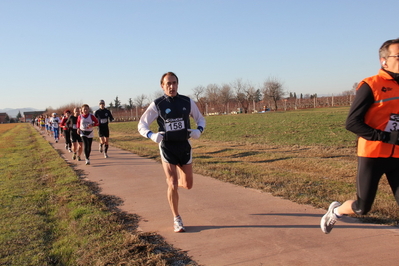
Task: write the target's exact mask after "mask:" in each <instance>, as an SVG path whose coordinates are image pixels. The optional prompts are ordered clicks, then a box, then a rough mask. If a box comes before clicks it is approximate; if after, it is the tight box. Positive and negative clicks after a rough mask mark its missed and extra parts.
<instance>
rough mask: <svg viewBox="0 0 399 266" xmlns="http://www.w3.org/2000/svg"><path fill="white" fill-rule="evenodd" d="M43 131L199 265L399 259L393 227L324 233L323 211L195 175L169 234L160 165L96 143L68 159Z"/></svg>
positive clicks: (341, 224)
mask: <svg viewBox="0 0 399 266" xmlns="http://www.w3.org/2000/svg"><path fill="white" fill-rule="evenodd" d="M44 137H45V138H46V139H47V140H48V141H49V142H50V144H51V145H52V146H53V147H54V148H55V149H57V150H59V152H60V154H61V156H62V157H63V158H64V159H65V160H66V161H68V162H69V163H72V164H73V165H74V167H75V168H76V169H79V170H82V171H83V173H84V175H85V178H87V179H88V180H90V181H92V182H95V183H97V184H98V185H99V187H100V189H101V193H102V194H106V195H114V196H116V197H119V198H120V199H122V201H123V204H122V205H121V206H119V208H120V209H121V210H122V211H125V212H128V213H134V214H137V215H139V216H140V217H141V220H140V222H139V229H140V230H142V231H146V232H156V233H158V234H159V235H161V236H163V237H164V238H165V240H166V241H167V242H168V243H170V244H172V245H173V246H175V247H176V248H179V249H181V250H184V251H187V252H188V255H189V256H191V257H192V258H193V260H195V261H197V262H198V263H199V264H201V265H210V266H215V265H216V266H218V265H251V266H252V265H398V264H399V262H398V259H399V257H398V246H399V229H398V228H397V227H391V226H385V225H376V224H364V223H361V222H359V221H358V220H357V219H355V218H350V217H344V218H343V219H342V220H340V221H338V222H337V224H336V225H335V227H334V229H333V231H332V232H331V233H330V234H328V235H326V234H324V233H323V232H322V231H321V230H320V226H319V224H320V219H321V217H322V216H323V215H324V213H325V211H326V210H322V209H316V208H314V207H312V206H309V205H301V204H297V203H293V202H291V201H288V200H285V199H282V198H278V197H273V196H272V195H271V194H269V193H264V192H260V191H258V190H254V189H248V188H243V187H239V186H236V185H232V184H229V183H224V182H221V181H218V180H215V179H213V178H210V177H207V176H202V175H197V174H195V175H194V187H193V189H191V190H185V189H180V190H179V195H180V204H179V205H180V206H179V210H180V214H181V216H182V218H183V221H184V225H185V228H186V230H187V232H185V233H174V232H173V217H172V214H171V211H170V208H169V205H168V202H167V199H166V181H165V177H164V173H163V170H162V166H161V164H159V163H157V162H155V161H154V160H151V159H146V158H142V157H139V156H137V155H136V154H133V153H131V152H128V151H125V150H121V149H118V148H115V147H112V146H110V148H109V151H108V155H109V158H104V157H103V155H102V154H100V152H99V151H98V143H97V142H93V146H92V147H93V150H92V154H91V157H90V161H91V165H85V162H84V160H83V161H80V162H78V161H73V160H72V154H71V153H69V152H68V151H66V150H65V144H64V140H63V139H61V140H60V142H59V143H55V142H54V140H53V139H51V138H50V137H47V136H44ZM111 137H112V136H111ZM149 141H150V140H149ZM154 145H156V144H155V143H154ZM194 152H195V151H194ZM82 158H84V156H82ZM194 163H195V160H194Z"/></svg>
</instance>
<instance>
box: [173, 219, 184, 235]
mask: <svg viewBox="0 0 399 266" xmlns="http://www.w3.org/2000/svg"><path fill="white" fill-rule="evenodd" d="M174 231H175V233H180V232H186V229H184V226H183V220H182V219H181V217H180V215H178V216H176V217H175V219H174Z"/></svg>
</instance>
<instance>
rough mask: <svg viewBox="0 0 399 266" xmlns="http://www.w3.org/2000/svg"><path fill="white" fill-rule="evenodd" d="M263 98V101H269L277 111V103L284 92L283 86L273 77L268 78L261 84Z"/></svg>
mask: <svg viewBox="0 0 399 266" xmlns="http://www.w3.org/2000/svg"><path fill="white" fill-rule="evenodd" d="M262 92H263V97H264V100H265V101H266V100H268V99H271V100H272V101H273V102H274V108H275V110H276V111H277V108H278V107H277V101H279V100H281V99H282V98H283V97H284V95H285V92H284V90H283V84H282V83H281V82H280V80H278V79H277V78H275V77H269V78H268V79H267V80H266V81H265V82H264V83H263V91H262Z"/></svg>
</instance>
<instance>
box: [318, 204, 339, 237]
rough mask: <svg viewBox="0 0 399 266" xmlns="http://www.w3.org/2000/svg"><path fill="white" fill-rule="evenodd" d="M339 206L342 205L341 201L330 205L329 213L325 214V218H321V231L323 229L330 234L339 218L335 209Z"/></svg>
mask: <svg viewBox="0 0 399 266" xmlns="http://www.w3.org/2000/svg"><path fill="white" fill-rule="evenodd" d="M339 206H341V203H339V202H338V201H334V202H333V203H331V204H330V206H329V207H328V211H327V213H326V214H324V216H323V218H321V221H320V227H321V231H323V232H324V233H325V234H329V233H330V232H331V230H332V229H333V227H334V224H335V223H336V222H337V220H338V219H339V218H338V217H337V215H335V213H334V209H335V208H337V207H339Z"/></svg>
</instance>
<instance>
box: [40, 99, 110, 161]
mask: <svg viewBox="0 0 399 266" xmlns="http://www.w3.org/2000/svg"><path fill="white" fill-rule="evenodd" d="M99 106H100V108H99V109H98V110H96V111H95V112H94V114H91V113H90V106H89V105H87V104H83V105H82V106H81V107H76V108H74V109H73V113H72V112H71V111H70V110H69V109H67V110H65V111H64V113H63V115H62V118H59V117H58V116H57V114H56V113H53V114H52V116H51V117H50V118H49V116H48V115H40V116H39V117H37V119H36V120H35V123H36V125H37V126H38V127H39V128H40V130H41V132H43V133H44V132H46V133H47V134H48V135H50V136H53V137H54V140H55V142H56V143H58V141H59V135H60V131H61V134H62V136H63V137H64V139H65V149H66V150H68V151H69V152H70V153H73V155H72V160H77V161H81V160H82V159H81V156H82V153H84V156H85V163H86V165H90V154H91V146H92V142H93V137H94V127H98V136H99V139H100V144H99V151H100V152H101V153H103V154H104V158H108V145H109V144H108V140H109V127H108V123H109V122H112V121H113V120H114V117H113V116H112V113H111V111H109V110H108V109H107V108H105V102H104V100H100V102H99Z"/></svg>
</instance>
